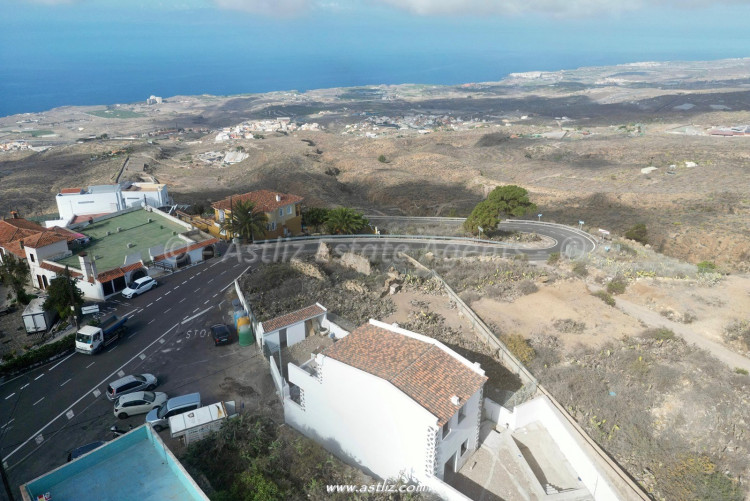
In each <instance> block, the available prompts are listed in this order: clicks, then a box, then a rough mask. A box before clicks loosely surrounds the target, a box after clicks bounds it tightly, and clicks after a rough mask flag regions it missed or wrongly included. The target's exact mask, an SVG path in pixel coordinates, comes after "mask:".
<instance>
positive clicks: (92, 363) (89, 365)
mask: <svg viewBox="0 0 750 501" xmlns="http://www.w3.org/2000/svg"><path fill="white" fill-rule="evenodd" d="M95 363H96V362H91V363H90V364H88V365H87V366H86V368H87V369H88V368H89V367H91V366H92V365H94V364H95Z"/></svg>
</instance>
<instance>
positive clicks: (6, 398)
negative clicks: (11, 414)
mask: <svg viewBox="0 0 750 501" xmlns="http://www.w3.org/2000/svg"><path fill="white" fill-rule="evenodd" d="M15 394H16V392H15V391H14V392H13V393H11V394H10V395H8V396H7V397H5V400H8V399H9V398H10V397H12V396H13V395H15Z"/></svg>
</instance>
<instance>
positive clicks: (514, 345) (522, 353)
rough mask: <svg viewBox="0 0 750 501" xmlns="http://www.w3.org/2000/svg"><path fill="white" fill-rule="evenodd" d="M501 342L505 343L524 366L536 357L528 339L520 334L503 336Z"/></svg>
mask: <svg viewBox="0 0 750 501" xmlns="http://www.w3.org/2000/svg"><path fill="white" fill-rule="evenodd" d="M500 341H502V342H503V343H505V346H507V347H508V349H509V350H510V351H511V353H513V354H514V355H515V356H516V358H517V359H518V360H520V361H521V362H522V363H524V364H528V363H529V362H531V361H532V360H534V357H535V356H536V352H535V351H534V348H532V347H531V345H530V344H529V342H528V341H526V338H524V337H523V336H522V335H520V334H502V335H501V336H500Z"/></svg>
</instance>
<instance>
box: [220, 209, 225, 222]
mask: <svg viewBox="0 0 750 501" xmlns="http://www.w3.org/2000/svg"><path fill="white" fill-rule="evenodd" d="M219 221H224V211H223V210H220V211H219Z"/></svg>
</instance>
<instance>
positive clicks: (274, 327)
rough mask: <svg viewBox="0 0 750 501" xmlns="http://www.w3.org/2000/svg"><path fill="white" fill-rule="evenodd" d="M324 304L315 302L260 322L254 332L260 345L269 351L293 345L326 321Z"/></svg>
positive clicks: (272, 351)
mask: <svg viewBox="0 0 750 501" xmlns="http://www.w3.org/2000/svg"><path fill="white" fill-rule="evenodd" d="M327 311H328V310H326V308H325V306H323V305H321V304H319V303H315V304H313V305H311V306H307V307H305V308H300V309H299V310H297V311H293V312H291V313H287V314H286V315H281V316H280V317H276V318H272V319H271V320H266V321H265V322H261V323H259V324H258V325H257V326H256V334H257V337H258V339H259V340H260V342H261V345H262V347H265V348H267V350H268V351H269V352H270V353H274V352H276V351H279V350H280V349H282V348H285V347H287V346H293V345H295V344H297V343H299V342H301V341H303V340H304V339H305V338H306V337H308V336H310V335H312V333H313V332H315V331H318V330H320V328H321V326H323V325H325V323H326V312H327Z"/></svg>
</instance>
